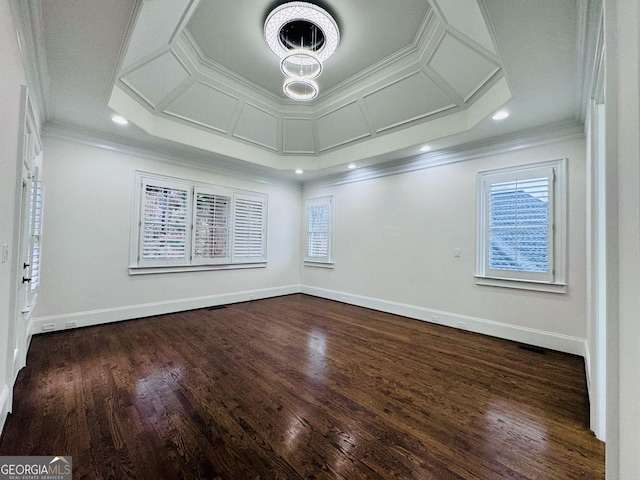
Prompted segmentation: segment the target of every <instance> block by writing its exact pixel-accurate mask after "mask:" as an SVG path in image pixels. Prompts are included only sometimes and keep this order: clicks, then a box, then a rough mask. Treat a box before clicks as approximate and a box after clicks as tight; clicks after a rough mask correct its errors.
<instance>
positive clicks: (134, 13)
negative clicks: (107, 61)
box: [104, 0, 142, 105]
mask: <svg viewBox="0 0 640 480" xmlns="http://www.w3.org/2000/svg"><path fill="white" fill-rule="evenodd" d="M141 7H142V0H136V1H135V5H134V6H133V8H132V9H131V15H130V16H129V23H128V24H127V28H126V30H125V32H126V33H125V35H124V38H123V39H122V43H121V44H120V49H119V50H118V56H117V57H116V63H115V66H114V68H113V70H112V72H111V79H110V80H109V83H108V84H107V90H106V91H105V93H104V103H105V105H106V104H107V103H108V102H109V97H110V96H111V92H112V91H113V87H114V86H115V84H116V82H117V81H118V78H120V76H121V75H123V73H124V72H122V64H123V63H124V58H125V55H126V54H127V49H128V48H129V42H130V41H131V36H132V34H133V29H134V27H135V24H136V18H138V14H139V13H140V8H141Z"/></svg>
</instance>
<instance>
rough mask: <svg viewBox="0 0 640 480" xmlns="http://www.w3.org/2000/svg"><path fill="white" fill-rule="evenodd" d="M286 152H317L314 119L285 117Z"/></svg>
mask: <svg viewBox="0 0 640 480" xmlns="http://www.w3.org/2000/svg"><path fill="white" fill-rule="evenodd" d="M282 127H283V130H284V132H283V135H282V139H283V145H282V150H283V152H284V153H296V154H305V153H306V154H310V153H314V152H315V148H314V141H313V121H312V120H311V119H310V118H287V117H285V118H284V119H283V123H282Z"/></svg>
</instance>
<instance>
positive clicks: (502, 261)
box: [476, 160, 566, 291]
mask: <svg viewBox="0 0 640 480" xmlns="http://www.w3.org/2000/svg"><path fill="white" fill-rule="evenodd" d="M565 185H566V160H555V161H550V162H543V163H537V164H532V165H527V166H522V167H516V168H506V169H499V170H491V171H485V172H480V173H478V187H477V194H478V198H477V204H478V220H477V223H478V228H477V245H478V251H477V259H478V262H477V272H476V277H477V278H478V279H479V281H478V282H477V283H480V284H486V285H497V286H509V287H512V288H531V289H538V290H545V287H544V285H550V286H564V285H565V256H566V253H565V250H566V241H565V239H566V186H565ZM549 291H563V289H559V290H553V288H551V289H550V290H549Z"/></svg>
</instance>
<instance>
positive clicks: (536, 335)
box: [300, 285, 586, 357]
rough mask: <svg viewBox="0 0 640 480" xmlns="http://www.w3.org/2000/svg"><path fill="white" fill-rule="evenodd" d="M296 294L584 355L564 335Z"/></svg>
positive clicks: (319, 293)
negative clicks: (435, 318)
mask: <svg viewBox="0 0 640 480" xmlns="http://www.w3.org/2000/svg"><path fill="white" fill-rule="evenodd" d="M300 292H301V293H306V294H308V295H313V296H316V297H322V298H327V299H329V300H336V301H338V302H343V303H348V304H351V305H357V306H360V307H366V308H371V309H373V310H379V311H382V312H387V313H392V314H395V315H402V316H405V317H409V318H413V319H416V320H422V321H425V322H430V323H437V324H439V325H446V326H448V327H454V328H459V329H461V330H468V331H471V332H475V333H481V334H484V335H489V336H492V337H498V338H503V339H505V340H512V341H514V342H519V343H523V344H527V345H534V346H536V347H541V348H547V349H550V350H557V351H560V352H565V353H571V354H573V355H580V356H581V357H584V356H585V355H586V343H585V340H584V339H583V338H577V337H570V336H568V335H561V334H558V333H551V332H545V331H542V330H535V329H532V328H526V327H519V326H516V325H509V324H506V323H501V322H496V321H493V320H487V319H484V318H477V317H470V316H467V315H459V314H457V313H451V312H443V311H441V310H434V309H431V308H424V307H419V306H416V305H408V304H405V303H398V302H392V301H388V300H381V299H379V298H371V297H365V296H361V295H354V294H350V293H345V292H338V291H335V290H327V289H324V288H317V287H312V286H308V285H301V286H300ZM434 317H437V321H434ZM461 324H462V325H461Z"/></svg>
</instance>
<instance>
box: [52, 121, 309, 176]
mask: <svg viewBox="0 0 640 480" xmlns="http://www.w3.org/2000/svg"><path fill="white" fill-rule="evenodd" d="M42 136H43V137H46V138H58V139H61V140H66V141H70V142H74V143H78V144H81V145H86V146H90V147H94V148H100V149H103V150H110V151H113V152H118V153H123V154H126V155H133V156H138V157H143V158H148V159H151V160H156V161H160V162H165V163H171V164H174V165H179V166H183V167H184V166H188V167H191V168H197V169H199V170H206V171H209V172H214V173H217V174H220V175H228V176H232V177H236V178H240V179H242V180H250V181H254V182H259V183H264V184H269V185H277V186H294V187H299V186H300V185H301V183H302V182H301V181H300V180H298V179H295V180H289V179H287V178H283V176H282V175H278V173H277V171H276V170H273V169H270V168H267V167H260V166H259V165H254V164H250V163H247V162H242V161H240V160H234V159H228V158H223V157H221V156H215V155H212V154H210V155H204V154H203V155H198V154H195V153H191V152H186V151H183V150H180V149H171V148H167V147H166V146H162V147H160V146H156V145H152V144H149V143H145V142H140V141H136V140H133V139H129V138H123V137H117V136H108V135H105V134H103V133H100V132H97V131H95V130H90V129H87V128H84V127H81V126H79V125H74V124H69V123H60V122H47V123H46V124H45V125H44V127H43V130H42Z"/></svg>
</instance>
